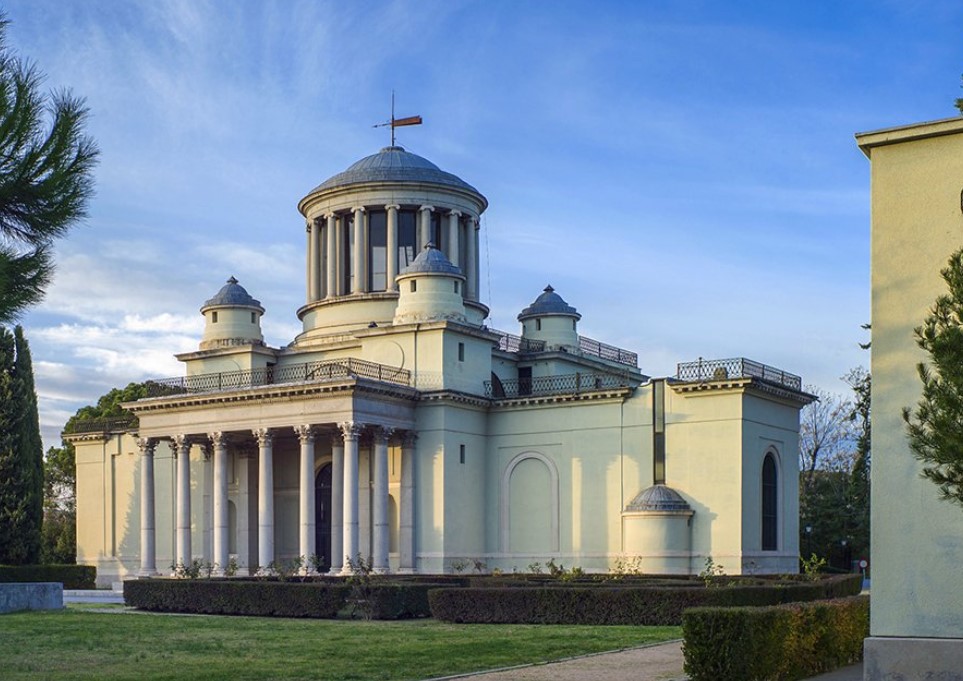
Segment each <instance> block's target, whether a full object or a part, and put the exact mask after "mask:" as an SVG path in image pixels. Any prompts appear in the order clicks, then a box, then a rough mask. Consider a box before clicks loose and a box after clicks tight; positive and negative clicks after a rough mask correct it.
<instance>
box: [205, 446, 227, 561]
mask: <svg viewBox="0 0 963 681" xmlns="http://www.w3.org/2000/svg"><path fill="white" fill-rule="evenodd" d="M208 437H209V438H210V439H211V446H212V447H213V448H214V560H213V562H214V566H215V573H216V574H218V575H223V574H224V571H225V570H226V569H227V566H228V563H229V562H230V557H229V556H228V550H227V549H228V544H229V538H228V515H227V438H226V437H225V436H224V433H221V432H218V431H215V432H213V433H210V434H209V435H208Z"/></svg>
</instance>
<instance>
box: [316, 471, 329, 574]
mask: <svg viewBox="0 0 963 681" xmlns="http://www.w3.org/2000/svg"><path fill="white" fill-rule="evenodd" d="M314 504H315V512H314V522H315V539H316V544H317V546H316V550H317V552H318V570H319V571H321V572H327V571H328V570H330V569H331V464H327V465H325V466H322V467H321V470H320V471H318V475H317V477H316V478H315V479H314Z"/></svg>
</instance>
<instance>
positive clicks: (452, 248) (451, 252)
mask: <svg viewBox="0 0 963 681" xmlns="http://www.w3.org/2000/svg"><path fill="white" fill-rule="evenodd" d="M460 218H461V211H458V210H453V211H451V212H450V213H449V214H448V259H449V260H450V261H451V264H452V265H457V266H459V267H462V266H463V264H462V263H460V262H459V257H458V254H459V250H458V247H459V243H458V237H459V232H460V230H459V227H460V224H459V219H460ZM462 274H464V272H462Z"/></svg>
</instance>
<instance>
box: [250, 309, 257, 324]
mask: <svg viewBox="0 0 963 681" xmlns="http://www.w3.org/2000/svg"><path fill="white" fill-rule="evenodd" d="M251 323H252V324H257V312H252V313H251Z"/></svg>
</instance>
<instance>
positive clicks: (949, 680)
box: [863, 636, 963, 681]
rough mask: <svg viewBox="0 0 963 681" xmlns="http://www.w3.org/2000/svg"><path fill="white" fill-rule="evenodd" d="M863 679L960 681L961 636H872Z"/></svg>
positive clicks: (865, 649) (867, 642) (962, 666)
mask: <svg viewBox="0 0 963 681" xmlns="http://www.w3.org/2000/svg"><path fill="white" fill-rule="evenodd" d="M863 681H963V639H959V638H899V637H884V636H871V637H870V638H867V639H866V640H865V641H864V642H863Z"/></svg>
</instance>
